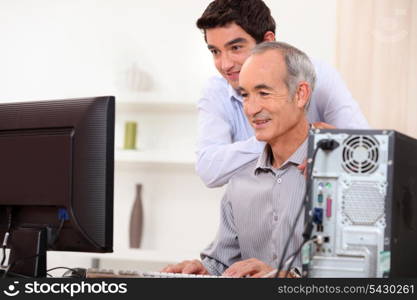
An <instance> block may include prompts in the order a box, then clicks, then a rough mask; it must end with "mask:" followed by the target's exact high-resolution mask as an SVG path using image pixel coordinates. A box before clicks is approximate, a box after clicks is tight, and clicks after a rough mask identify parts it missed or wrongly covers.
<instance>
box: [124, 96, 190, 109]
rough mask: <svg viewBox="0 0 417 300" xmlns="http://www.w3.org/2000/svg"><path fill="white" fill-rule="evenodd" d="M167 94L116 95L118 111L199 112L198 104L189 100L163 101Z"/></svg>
mask: <svg viewBox="0 0 417 300" xmlns="http://www.w3.org/2000/svg"><path fill="white" fill-rule="evenodd" d="M161 99H169V97H167V96H161V95H158V94H144V95H137V96H135V97H133V96H128V97H123V96H119V97H118V96H116V110H117V111H118V112H187V113H197V104H196V103H195V102H187V101H163V100H161Z"/></svg>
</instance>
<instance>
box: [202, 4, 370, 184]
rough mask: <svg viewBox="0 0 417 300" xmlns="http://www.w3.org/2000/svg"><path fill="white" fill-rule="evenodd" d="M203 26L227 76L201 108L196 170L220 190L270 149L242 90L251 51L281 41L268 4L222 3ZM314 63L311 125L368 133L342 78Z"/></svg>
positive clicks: (209, 10)
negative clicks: (254, 124) (258, 131)
mask: <svg viewBox="0 0 417 300" xmlns="http://www.w3.org/2000/svg"><path fill="white" fill-rule="evenodd" d="M197 27H198V28H200V29H201V30H203V32H204V37H205V40H206V42H207V46H208V49H209V50H210V51H211V53H212V55H213V60H214V64H215V66H216V68H217V70H218V71H219V73H220V74H221V77H215V78H212V79H211V80H210V81H209V83H208V86H207V88H206V89H205V91H204V94H203V97H202V98H201V99H200V101H199V103H198V109H199V134H198V141H197V164H196V171H197V173H198V174H199V176H200V177H201V179H202V180H203V181H204V183H205V184H206V185H207V186H208V187H218V186H222V185H224V184H226V183H227V182H228V181H229V180H230V178H231V177H232V176H233V175H234V174H235V173H236V171H237V170H238V169H239V168H240V167H242V166H244V165H246V164H248V163H249V162H251V161H253V160H255V159H256V158H258V157H259V155H260V153H261V151H262V149H263V147H264V143H262V142H259V141H258V140H257V139H256V138H255V137H254V135H253V129H252V128H251V126H250V125H249V123H248V121H247V119H246V118H245V116H244V113H243V100H242V97H241V95H240V94H239V92H238V91H237V90H236V89H237V87H238V84H239V75H240V71H241V68H242V65H243V63H244V62H245V60H246V59H247V57H248V56H249V54H250V51H251V49H252V48H254V47H255V46H256V44H258V43H261V42H263V41H274V40H275V21H274V19H273V18H272V16H271V12H270V10H269V8H268V7H267V6H266V5H265V3H264V2H263V1H262V0H216V1H213V2H212V3H210V5H209V6H208V7H207V8H206V10H205V11H204V13H203V15H202V16H201V18H200V19H198V21H197ZM313 64H314V67H315V71H316V74H317V82H316V88H315V91H314V93H313V96H312V100H311V105H310V107H309V110H308V120H309V122H310V123H317V122H325V123H328V124H330V125H333V126H335V127H338V128H368V127H369V125H368V123H367V121H366V119H365V118H364V116H363V115H362V113H361V111H360V109H359V106H358V104H357V103H356V102H355V100H354V99H353V98H352V95H351V94H350V93H349V91H348V89H347V88H346V86H345V85H344V83H343V81H342V80H341V78H340V76H339V74H338V73H337V72H336V71H335V70H334V69H333V68H331V67H330V66H328V65H326V64H324V63H322V62H318V61H313ZM290 71H291V70H290ZM316 125H317V124H316ZM319 126H320V125H319Z"/></svg>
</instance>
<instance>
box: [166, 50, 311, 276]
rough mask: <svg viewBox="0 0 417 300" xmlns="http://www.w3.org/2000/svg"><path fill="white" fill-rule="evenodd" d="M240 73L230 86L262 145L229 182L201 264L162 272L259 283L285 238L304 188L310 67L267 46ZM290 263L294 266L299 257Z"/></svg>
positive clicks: (296, 243)
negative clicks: (215, 229) (257, 279)
mask: <svg viewBox="0 0 417 300" xmlns="http://www.w3.org/2000/svg"><path fill="white" fill-rule="evenodd" d="M290 70H291V71H290ZM240 71H241V72H240V79H239V80H240V86H239V87H237V88H238V90H239V91H240V93H241V95H242V97H243V103H244V104H243V107H244V112H245V114H246V117H247V119H248V120H249V124H250V125H251V126H252V128H253V129H254V131H255V136H256V138H257V139H258V140H259V141H263V142H265V143H266V145H265V146H264V149H263V150H262V154H261V156H260V157H259V159H258V160H257V161H256V160H255V161H252V162H250V163H248V164H247V165H246V166H244V167H242V168H241V169H240V170H239V172H237V173H236V175H235V176H233V178H232V179H231V180H230V183H229V184H228V186H227V189H226V193H225V195H224V197H223V199H222V203H221V217H220V227H219V230H218V233H217V236H216V239H215V240H214V242H213V243H211V245H210V246H209V247H208V248H207V249H206V250H205V251H204V252H203V253H202V255H201V257H202V260H201V261H198V260H194V261H185V262H182V263H179V264H177V265H174V266H169V267H167V268H165V269H164V270H163V271H165V272H175V273H192V274H214V275H220V274H223V275H225V276H231V277H246V276H251V277H263V276H265V275H266V274H268V273H270V272H271V271H272V270H273V269H274V268H276V267H277V266H278V264H279V261H280V259H281V256H282V255H283V249H284V247H285V244H286V242H287V240H288V239H289V238H290V236H289V235H290V231H291V228H292V226H293V223H294V222H295V219H296V215H297V212H298V210H299V207H300V206H301V203H302V201H303V196H304V189H305V188H304V187H305V178H304V175H303V174H302V173H301V172H300V171H299V170H298V166H299V165H300V164H301V163H302V162H303V161H304V159H305V158H306V156H307V136H308V130H309V122H308V120H307V115H306V107H307V106H308V103H309V100H310V98H311V94H312V90H313V88H314V85H315V71H314V67H313V65H312V63H311V62H310V60H309V59H308V57H307V56H306V55H305V54H304V53H303V52H301V51H299V50H298V49H296V48H294V47H292V46H290V45H287V44H285V43H278V42H270V43H262V44H260V45H258V46H257V47H256V48H255V49H254V50H253V54H252V55H251V56H250V57H249V58H248V59H247V60H246V62H245V63H244V65H243V66H242V68H241V70H240ZM303 223H304V222H303V218H301V219H300V220H299V221H298V223H297V226H296V230H295V233H294V235H293V236H291V241H290V243H289V248H288V251H287V255H286V257H285V260H288V259H289V258H290V255H291V254H293V253H294V252H295V251H296V249H298V248H299V247H300V245H301V244H302V242H303V239H302V231H303V227H304V226H303ZM285 260H284V261H285ZM296 265H297V266H300V265H301V261H300V257H299V255H298V256H297V260H296Z"/></svg>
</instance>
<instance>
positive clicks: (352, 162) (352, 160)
mask: <svg viewBox="0 0 417 300" xmlns="http://www.w3.org/2000/svg"><path fill="white" fill-rule="evenodd" d="M378 161H379V143H378V141H377V140H376V139H375V138H374V137H372V136H366V135H354V136H350V137H348V138H347V139H346V140H345V141H344V143H343V160H342V166H343V168H344V169H345V171H346V172H348V173H354V174H372V173H373V172H375V170H376V169H377V168H378Z"/></svg>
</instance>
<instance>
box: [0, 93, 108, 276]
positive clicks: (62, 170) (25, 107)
mask: <svg viewBox="0 0 417 300" xmlns="http://www.w3.org/2000/svg"><path fill="white" fill-rule="evenodd" d="M114 102H115V100H114V97H112V96H107V97H94V98H84V99H66V100H54V101H33V102H17V103H3V104H0V166H1V168H0V238H1V239H2V240H5V241H6V242H5V245H6V247H7V248H10V257H9V259H8V264H7V265H4V262H5V259H4V258H2V262H1V263H2V265H3V266H2V267H3V269H7V271H9V272H10V274H23V275H27V276H35V277H42V276H45V275H46V251H47V250H61V251H86V252H112V248H113V178H114V113H115V109H114V106H115V103H114ZM3 250H4V249H3ZM2 255H3V257H4V255H5V254H4V251H3V254H2Z"/></svg>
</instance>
